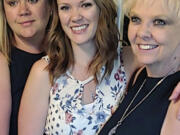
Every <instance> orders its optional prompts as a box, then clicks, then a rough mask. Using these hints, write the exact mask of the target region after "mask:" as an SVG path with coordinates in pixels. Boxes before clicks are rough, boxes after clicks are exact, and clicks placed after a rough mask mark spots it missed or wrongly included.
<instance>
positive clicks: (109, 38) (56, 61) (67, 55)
mask: <svg viewBox="0 0 180 135" xmlns="http://www.w3.org/2000/svg"><path fill="white" fill-rule="evenodd" d="M94 1H95V3H96V5H97V6H98V8H99V10H100V15H99V22H98V26H97V30H96V33H95V45H96V47H97V52H96V54H95V56H94V58H93V60H92V61H91V63H90V65H89V71H91V72H92V73H93V74H94V75H95V76H96V81H99V80H97V76H98V75H99V73H100V69H101V68H102V66H105V67H106V70H105V74H104V76H108V75H109V74H110V73H111V71H112V69H113V64H114V63H113V62H114V59H116V58H117V47H118V41H119V37H120V36H119V30H118V27H117V24H116V18H117V7H116V4H115V3H114V1H113V0H94ZM56 10H57V7H56ZM57 12H58V10H57ZM48 38H49V41H50V42H49V49H48V56H49V58H50V63H49V65H48V70H49V74H50V80H51V83H52V84H53V80H54V79H56V78H58V77H59V76H60V75H62V74H64V73H65V72H66V71H67V69H68V68H70V67H71V66H73V64H74V56H73V50H72V46H71V42H70V39H69V38H68V36H67V35H66V33H65V32H64V31H63V29H62V27H61V25H60V22H58V24H57V26H56V29H55V31H53V32H51V33H49V37H48ZM101 79H102V78H101Z"/></svg>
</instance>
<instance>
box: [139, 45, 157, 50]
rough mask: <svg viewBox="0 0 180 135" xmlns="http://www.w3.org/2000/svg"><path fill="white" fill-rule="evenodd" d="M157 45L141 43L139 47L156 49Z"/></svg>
mask: <svg viewBox="0 0 180 135" xmlns="http://www.w3.org/2000/svg"><path fill="white" fill-rule="evenodd" d="M156 47H157V45H139V48H140V49H143V50H150V49H154V48H156Z"/></svg>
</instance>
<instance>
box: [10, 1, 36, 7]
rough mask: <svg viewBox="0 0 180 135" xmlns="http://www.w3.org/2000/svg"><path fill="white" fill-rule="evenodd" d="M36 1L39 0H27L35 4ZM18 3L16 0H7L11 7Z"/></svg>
mask: <svg viewBox="0 0 180 135" xmlns="http://www.w3.org/2000/svg"><path fill="white" fill-rule="evenodd" d="M38 1H39V0H28V2H29V3H30V4H35V3H37V2H38ZM18 3H19V1H18V0H14V1H8V5H9V6H11V7H14V6H16V5H17V4H18Z"/></svg>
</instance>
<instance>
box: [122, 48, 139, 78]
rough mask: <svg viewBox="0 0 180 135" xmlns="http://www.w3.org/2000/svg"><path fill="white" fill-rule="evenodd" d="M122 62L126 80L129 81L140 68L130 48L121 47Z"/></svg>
mask: <svg viewBox="0 0 180 135" xmlns="http://www.w3.org/2000/svg"><path fill="white" fill-rule="evenodd" d="M122 57H123V61H124V67H125V71H126V75H127V80H129V79H130V77H131V75H132V73H133V72H134V71H135V70H136V69H137V68H138V67H140V66H141V65H140V63H139V62H138V61H137V59H136V57H135V55H134V54H133V52H132V49H131V46H124V47H123V55H122Z"/></svg>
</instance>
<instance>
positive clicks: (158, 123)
mask: <svg viewBox="0 0 180 135" xmlns="http://www.w3.org/2000/svg"><path fill="white" fill-rule="evenodd" d="M145 78H146V80H147V81H146V83H145V85H144V87H142V89H141V91H140V93H139V94H138V96H137V98H136V99H135V100H134V103H133V104H132V107H130V110H131V109H132V108H133V107H134V106H135V105H137V103H138V102H139V101H140V100H141V99H142V98H143V97H145V95H147V93H148V92H149V91H150V90H151V89H152V88H153V87H154V86H155V85H156V84H157V82H158V81H159V80H161V79H162V78H151V77H147V73H146V70H145V69H144V70H143V71H142V72H141V73H140V75H139V76H138V78H137V81H136V82H135V84H134V86H132V84H130V85H129V90H128V94H127V95H126V96H125V98H124V100H123V102H122V103H121V104H120V105H119V107H118V109H117V110H116V111H115V113H114V114H113V116H112V117H111V118H110V120H109V121H108V122H107V123H106V124H105V126H104V127H103V129H102V130H101V132H100V133H99V135H107V134H108V133H109V131H110V130H111V129H112V128H113V127H114V126H115V125H116V124H117V122H118V121H119V120H120V119H121V117H122V115H123V113H124V111H125V110H126V108H127V106H128V105H129V103H130V102H131V101H132V98H133V97H134V96H135V94H136V93H137V91H138V90H139V88H140V86H141V85H142V83H143V81H144V79H145ZM179 81H180V71H179V72H177V73H174V74H172V75H170V76H168V77H167V78H166V79H165V80H164V81H163V82H162V83H161V84H160V85H159V86H158V87H156V89H155V90H154V91H153V93H151V94H150V95H149V96H148V98H147V99H146V100H144V101H143V103H142V104H141V105H140V106H138V107H137V108H136V109H135V110H134V111H133V112H132V113H131V114H130V115H129V116H128V117H127V118H126V119H125V120H124V121H123V122H122V125H120V126H119V127H118V128H117V131H116V134H115V135H160V130H161V127H162V124H163V120H164V118H165V115H166V112H167V109H168V106H169V103H170V101H169V100H168V98H169V96H170V95H171V93H172V91H173V89H174V87H175V86H176V85H177V83H178V82H179ZM131 82H132V81H131ZM128 112H129V111H128Z"/></svg>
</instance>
